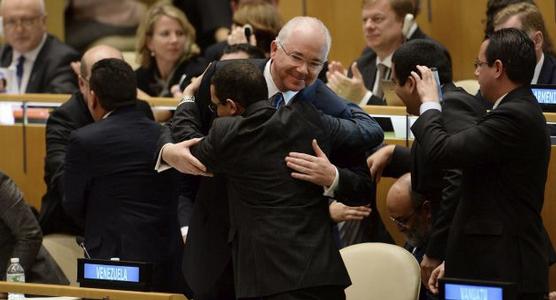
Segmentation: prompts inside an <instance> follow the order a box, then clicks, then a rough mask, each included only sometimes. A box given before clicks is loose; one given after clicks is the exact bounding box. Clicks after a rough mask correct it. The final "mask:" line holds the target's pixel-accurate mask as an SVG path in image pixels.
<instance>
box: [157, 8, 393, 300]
mask: <svg viewBox="0 0 556 300" xmlns="http://www.w3.org/2000/svg"><path fill="white" fill-rule="evenodd" d="M290 32H296V34H297V35H296V37H297V38H293V35H292V38H289V33H290ZM281 34H282V37H281V44H282V45H281V46H280V45H279V43H278V41H275V42H274V43H273V45H272V49H271V53H272V54H271V59H270V60H268V61H265V60H253V63H255V64H256V65H257V66H258V67H259V69H260V70H261V71H263V74H264V76H265V78H266V82H267V88H268V90H269V94H268V95H267V96H266V97H272V96H274V95H275V94H278V93H279V94H280V95H282V96H283V97H284V98H286V101H287V102H288V103H294V102H296V101H302V102H309V103H312V104H313V105H315V106H316V107H317V108H318V109H320V110H322V111H323V112H324V113H326V114H328V115H332V116H335V117H343V118H346V119H352V118H353V117H354V115H360V114H364V112H363V111H362V110H361V109H360V108H359V107H357V106H355V105H352V104H346V103H345V101H343V100H342V99H341V98H339V97H338V96H336V95H335V94H334V93H333V92H332V91H331V90H330V89H328V88H327V87H326V85H325V84H324V83H322V82H321V81H320V80H317V79H316V77H317V74H318V73H319V72H320V68H321V65H322V62H323V61H325V60H326V57H327V54H328V50H329V48H330V36H329V35H328V31H327V29H326V27H325V26H324V25H323V24H322V23H321V22H320V21H318V20H316V19H313V18H294V19H292V20H291V21H290V22H288V24H287V25H286V26H284V27H283V28H282V32H281ZM288 47H289V48H288ZM284 48H285V49H288V50H285V49H284ZM290 48H291V50H290ZM294 56H295V57H294ZM224 64H225V63H224V62H221V63H217V64H213V65H212V66H211V67H210V68H209V69H208V70H207V71H206V72H205V74H204V76H203V78H202V82H197V84H199V83H200V88H199V91H198V92H197V95H196V97H195V98H196V100H193V97H192V96H193V93H192V92H191V91H190V90H189V88H190V87H188V88H186V90H185V94H186V97H185V98H184V101H182V104H180V105H179V106H178V108H177V110H176V114H175V116H174V119H173V120H172V131H173V136H174V139H175V141H183V140H187V139H191V138H194V137H201V136H204V135H206V134H207V133H208V129H209V128H210V124H211V122H212V119H213V117H214V115H213V113H212V112H211V111H210V110H209V108H208V104H210V91H209V87H210V78H211V77H212V74H213V73H214V72H215V70H216V69H218V68H219V67H220V66H222V65H224ZM298 78H300V79H298ZM191 86H193V85H191ZM193 90H194V89H193ZM361 125H363V126H364V128H365V131H366V132H367V134H368V135H369V137H371V139H372V140H373V142H372V143H370V146H371V145H372V144H378V143H380V141H381V140H382V132H381V130H380V128H379V127H378V125H377V124H376V123H375V122H373V121H372V120H371V119H367V121H366V122H363V123H361ZM169 141H171V139H170V140H169V139H165V140H164V139H163V140H161V144H163V143H167V142H169ZM183 146H184V144H181V145H180V144H176V145H171V144H169V145H168V146H165V147H164V149H163V150H164V151H162V157H163V158H164V161H165V162H167V163H168V164H170V165H171V166H173V167H174V168H176V169H178V170H180V171H182V172H189V173H191V172H193V173H195V174H201V173H205V171H206V169H203V168H204V167H203V166H202V164H201V165H200V166H199V164H198V161H196V160H195V159H192V158H191V155H190V154H188V151H189V150H188V149H186V148H184V147H183ZM195 161H196V162H195ZM192 162H193V163H197V164H196V165H195V167H193V165H192V164H191V163H192ZM224 183H225V181H224V180H223V179H221V178H219V177H218V176H216V177H215V178H203V179H202V180H201V185H200V187H199V192H198V193H197V196H196V200H195V204H194V205H195V208H194V213H193V216H192V219H191V222H190V230H189V233H188V237H187V241H186V253H185V255H184V274H185V275H186V279H187V280H188V284H189V285H190V286H191V288H192V289H193V291H194V292H195V297H196V298H198V299H201V298H202V299H234V295H233V289H232V291H231V293H230V291H229V290H228V291H221V289H222V286H223V283H222V281H224V282H228V283H231V282H233V278H232V275H231V265H230V263H229V262H230V259H231V254H230V248H229V246H228V245H227V237H228V228H229V227H228V225H227V223H228V222H229V221H228V217H227V216H228V208H227V205H226V204H227V201H226V200H225V199H226V195H225V194H222V193H221V192H219V189H218V188H220V187H222V186H224ZM193 187H194V186H193ZM216 187H218V188H216ZM189 188H192V187H189ZM194 194H195V193H194ZM226 266H228V267H226ZM224 270H227V272H225V271H224ZM217 292H223V293H224V295H226V296H222V294H217Z"/></svg>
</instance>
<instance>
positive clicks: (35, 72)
mask: <svg viewBox="0 0 556 300" xmlns="http://www.w3.org/2000/svg"><path fill="white" fill-rule="evenodd" d="M12 54H13V49H12V47H11V46H10V45H8V44H5V45H4V46H2V47H1V48H0V64H1V66H2V67H4V68H7V67H9V66H10V64H11V63H12ZM80 57H81V56H80V55H79V53H78V52H77V51H75V50H74V49H72V48H71V47H69V46H68V45H66V44H64V43H62V42H60V41H59V40H58V39H57V38H55V37H54V36H52V35H50V34H49V35H48V36H47V38H46V41H45V42H44V45H43V47H42V49H41V50H40V52H39V55H37V59H36V60H35V64H34V65H33V69H32V70H31V76H30V77H29V83H28V84H27V89H26V90H25V92H26V93H51V94H71V93H73V92H75V91H77V90H78V88H77V76H75V73H74V72H73V70H72V69H71V66H70V63H71V62H73V61H79V59H80Z"/></svg>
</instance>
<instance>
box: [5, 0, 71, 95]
mask: <svg viewBox="0 0 556 300" xmlns="http://www.w3.org/2000/svg"><path fill="white" fill-rule="evenodd" d="M0 15H1V16H2V23H3V25H4V26H3V28H4V41H5V44H4V45H3V46H2V47H1V48H0V64H1V66H2V67H4V68H8V67H9V68H10V69H13V78H14V80H15V82H12V83H9V82H8V85H10V86H11V87H12V89H13V92H14V93H59V94H63V93H73V92H75V91H76V90H77V79H76V77H75V74H74V73H73V72H72V70H71V67H70V63H71V62H72V61H76V60H79V53H77V52H76V51H75V50H73V49H72V48H70V47H69V46H67V45H65V44H63V43H62V42H60V41H59V40H58V39H56V38H55V37H54V36H52V35H50V34H48V33H47V32H46V11H45V7H44V0H3V1H2V3H1V4H0Z"/></svg>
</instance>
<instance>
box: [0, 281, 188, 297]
mask: <svg viewBox="0 0 556 300" xmlns="http://www.w3.org/2000/svg"><path fill="white" fill-rule="evenodd" d="M6 292H14V293H22V294H30V295H38V296H65V297H76V298H78V299H81V298H85V299H110V300H129V299H134V300H187V298H186V297H185V296H184V295H181V294H166V293H154V292H153V293H151V292H134V291H123V290H108V289H92V288H82V287H75V286H65V285H55V284H38V283H16V282H5V281H0V293H6ZM29 299H35V298H29ZM43 299H48V298H43ZM54 299H56V298H54ZM63 299H67V298H63Z"/></svg>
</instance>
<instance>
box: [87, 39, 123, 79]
mask: <svg viewBox="0 0 556 300" xmlns="http://www.w3.org/2000/svg"><path fill="white" fill-rule="evenodd" d="M106 58H118V59H122V60H123V59H124V57H123V55H122V52H120V50H118V49H116V48H114V47H110V46H106V45H99V46H95V47H93V48H91V49H89V50H87V51H86V52H85V54H83V57H82V58H81V69H80V72H81V76H82V77H83V78H89V74H91V68H92V67H93V65H94V64H95V63H96V62H97V61H99V60H103V59H106Z"/></svg>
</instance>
